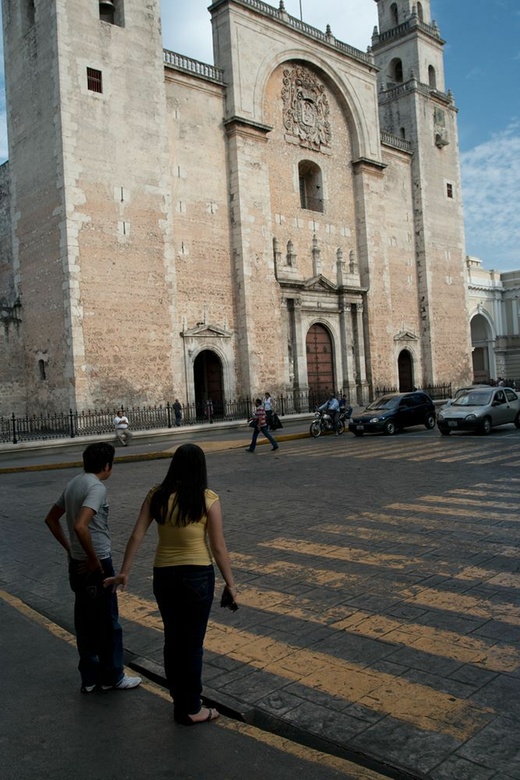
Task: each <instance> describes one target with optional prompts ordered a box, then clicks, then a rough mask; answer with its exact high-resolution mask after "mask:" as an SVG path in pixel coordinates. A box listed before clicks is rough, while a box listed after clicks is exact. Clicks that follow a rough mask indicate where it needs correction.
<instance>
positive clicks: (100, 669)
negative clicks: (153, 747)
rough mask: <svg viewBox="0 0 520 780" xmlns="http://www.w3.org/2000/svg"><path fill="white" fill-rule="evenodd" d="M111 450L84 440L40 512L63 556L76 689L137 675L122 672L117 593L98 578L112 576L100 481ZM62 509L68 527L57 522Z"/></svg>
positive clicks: (127, 683)
mask: <svg viewBox="0 0 520 780" xmlns="http://www.w3.org/2000/svg"><path fill="white" fill-rule="evenodd" d="M114 452H115V451H114V448H113V446H112V445H111V444H105V443H103V442H100V443H97V444H89V446H88V447H87V448H86V450H85V451H84V453H83V466H84V472H83V474H79V475H78V476H77V477H74V479H72V480H71V481H70V482H69V483H68V485H67V486H66V487H65V490H64V491H63V493H62V494H61V496H60V497H59V498H58V500H57V501H56V503H55V504H54V505H53V506H52V508H51V509H50V511H49V513H48V515H47V517H46V518H45V522H46V524H47V526H48V527H49V529H50V531H51V533H52V535H53V536H54V538H55V539H57V541H58V542H59V543H60V544H61V546H62V547H63V548H64V549H65V550H66V551H67V554H68V556H69V582H70V586H71V588H72V590H73V591H74V594H75V602H74V627H75V629H76V643H77V647H78V653H79V666H78V669H79V672H80V674H81V691H82V693H91V692H92V691H94V690H95V689H96V687H101V688H102V689H103V690H108V689H110V688H117V689H119V690H122V689H128V688H135V687H136V686H137V685H139V683H140V682H141V678H140V677H129V676H128V675H126V674H125V673H124V668H123V632H122V630H121V626H120V625H119V615H118V607H117V594H116V593H115V591H114V590H113V588H105V587H104V584H103V583H104V580H105V579H107V577H113V576H114V567H113V566H112V558H111V554H110V531H109V528H108V500H107V491H106V487H105V484H104V483H105V481H106V480H107V479H108V478H109V477H110V475H111V474H112V463H113V461H114ZM63 515H65V519H66V523H67V532H68V533H66V532H65V531H64V529H63V528H62V525H61V522H60V519H61V517H62V516H63Z"/></svg>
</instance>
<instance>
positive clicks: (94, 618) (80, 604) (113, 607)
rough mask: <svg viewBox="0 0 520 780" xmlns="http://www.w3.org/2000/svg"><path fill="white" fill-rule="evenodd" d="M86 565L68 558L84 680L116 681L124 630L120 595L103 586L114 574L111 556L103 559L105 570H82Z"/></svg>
mask: <svg viewBox="0 0 520 780" xmlns="http://www.w3.org/2000/svg"><path fill="white" fill-rule="evenodd" d="M84 565H85V564H84V561H76V560H73V559H71V560H70V562H69V582H70V587H71V588H72V590H73V591H74V594H75V596H76V598H75V602H74V628H75V629H76V644H77V647H78V653H79V664H78V669H79V673H80V674H81V681H82V684H83V685H115V684H116V683H118V682H119V681H120V680H121V678H122V677H123V632H122V629H121V626H120V625H119V613H118V609H117V595H116V594H115V593H112V588H104V587H103V580H104V579H105V577H113V576H114V567H113V566H112V559H111V558H105V559H104V560H102V561H101V565H102V566H103V572H104V573H103V574H101V573H100V572H87V573H85V574H81V573H80V571H79V568H80V567H83V566H84Z"/></svg>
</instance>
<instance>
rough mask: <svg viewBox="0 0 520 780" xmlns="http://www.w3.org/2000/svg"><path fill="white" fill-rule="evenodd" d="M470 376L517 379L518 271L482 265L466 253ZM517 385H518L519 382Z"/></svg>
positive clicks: (519, 342) (519, 334)
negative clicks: (471, 365)
mask: <svg viewBox="0 0 520 780" xmlns="http://www.w3.org/2000/svg"><path fill="white" fill-rule="evenodd" d="M466 263H467V274H468V301H469V316H470V328H471V349H472V361H473V380H474V381H475V382H489V381H491V382H493V381H495V382H496V381H497V380H498V379H499V377H501V378H503V379H507V380H509V381H513V380H514V381H516V382H517V383H518V380H519V379H520V271H502V272H500V271H493V270H488V269H486V268H483V266H482V261H481V260H480V259H479V258H478V257H468V258H467V260H466ZM519 387H520V385H519Z"/></svg>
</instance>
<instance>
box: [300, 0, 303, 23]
mask: <svg viewBox="0 0 520 780" xmlns="http://www.w3.org/2000/svg"><path fill="white" fill-rule="evenodd" d="M300 19H301V20H302V22H303V11H302V0H300Z"/></svg>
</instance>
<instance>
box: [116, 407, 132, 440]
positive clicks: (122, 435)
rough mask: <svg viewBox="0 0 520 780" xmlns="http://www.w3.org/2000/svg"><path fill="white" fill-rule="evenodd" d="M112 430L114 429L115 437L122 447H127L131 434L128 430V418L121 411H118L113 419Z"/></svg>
mask: <svg viewBox="0 0 520 780" xmlns="http://www.w3.org/2000/svg"><path fill="white" fill-rule="evenodd" d="M114 428H115V429H116V437H117V440H118V442H119V443H120V444H122V445H123V447H127V446H128V443H129V441H130V439H131V438H132V434H131V432H130V430H129V422H128V417H127V416H126V414H125V413H124V411H123V409H119V411H118V412H117V414H116V416H115V417H114Z"/></svg>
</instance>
